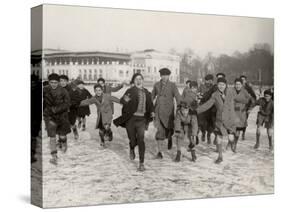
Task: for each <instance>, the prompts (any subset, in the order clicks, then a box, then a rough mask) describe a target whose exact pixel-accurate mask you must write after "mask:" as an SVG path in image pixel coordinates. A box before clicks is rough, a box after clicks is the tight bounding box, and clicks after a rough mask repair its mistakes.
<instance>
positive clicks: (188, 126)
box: [175, 101, 198, 162]
mask: <svg viewBox="0 0 281 212" xmlns="http://www.w3.org/2000/svg"><path fill="white" fill-rule="evenodd" d="M195 104H196V102H195ZM197 133H198V123H197V117H196V116H195V115H191V113H190V107H189V106H188V104H187V103H186V102H184V101H182V102H181V103H180V105H179V107H178V109H177V113H176V118H175V137H176V146H177V156H176V158H175V162H179V161H180V157H181V141H182V140H183V139H184V137H185V136H187V137H188V138H189V141H190V143H189V146H188V147H189V150H190V152H191V157H192V159H191V160H192V161H193V162H195V161H196V154H195V149H194V148H195V143H196V136H197Z"/></svg>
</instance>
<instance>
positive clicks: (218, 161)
mask: <svg viewBox="0 0 281 212" xmlns="http://www.w3.org/2000/svg"><path fill="white" fill-rule="evenodd" d="M217 146H218V152H219V156H218V158H217V160H216V161H215V163H216V164H220V163H221V162H222V161H223V159H222V144H217Z"/></svg>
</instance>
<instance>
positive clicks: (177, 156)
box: [174, 150, 181, 162]
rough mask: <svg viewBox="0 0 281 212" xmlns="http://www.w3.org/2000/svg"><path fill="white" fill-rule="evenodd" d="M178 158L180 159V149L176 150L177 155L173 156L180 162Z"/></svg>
mask: <svg viewBox="0 0 281 212" xmlns="http://www.w3.org/2000/svg"><path fill="white" fill-rule="evenodd" d="M180 160H181V151H180V150H178V151H177V155H176V158H175V160H174V161H175V162H180Z"/></svg>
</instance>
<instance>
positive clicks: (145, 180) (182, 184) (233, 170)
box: [32, 87, 274, 207]
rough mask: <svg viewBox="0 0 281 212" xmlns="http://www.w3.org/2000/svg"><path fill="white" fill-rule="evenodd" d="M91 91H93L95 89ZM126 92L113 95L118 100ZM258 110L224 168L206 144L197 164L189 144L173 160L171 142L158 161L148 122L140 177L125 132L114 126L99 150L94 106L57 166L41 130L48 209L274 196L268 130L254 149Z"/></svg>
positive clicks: (117, 109) (228, 153) (227, 154)
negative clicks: (51, 158) (144, 168)
mask: <svg viewBox="0 0 281 212" xmlns="http://www.w3.org/2000/svg"><path fill="white" fill-rule="evenodd" d="M89 90H90V92H91V93H93V89H92V87H90V89H89ZM124 91H125V89H122V90H121V91H120V92H118V93H113V95H115V96H117V97H120V96H121V95H122V94H123V93H124ZM257 110H258V108H257V107H256V108H255V110H254V111H252V113H251V114H250V116H249V127H248V128H247V133H246V140H245V141H241V140H240V141H239V143H238V147H237V153H236V154H234V153H232V152H231V151H226V150H224V161H223V163H222V164H220V165H216V164H214V160H215V159H216V157H217V153H215V146H214V145H207V144H206V143H203V142H200V144H199V145H198V146H197V147H196V148H197V150H196V151H197V157H198V159H197V161H196V163H193V162H191V161H190V159H191V156H190V153H189V152H187V151H186V150H185V148H186V147H187V141H186V142H185V146H184V148H183V150H182V151H183V158H182V160H181V162H179V163H175V162H173V159H174V157H175V155H176V149H175V147H173V149H172V150H167V141H165V142H164V143H163V145H164V159H163V160H156V159H154V157H155V154H156V143H155V140H154V135H155V132H156V129H155V128H154V126H153V124H150V126H149V130H148V131H147V132H146V136H145V142H146V155H145V167H146V171H145V172H143V173H140V172H137V171H136V168H137V165H138V155H137V157H136V159H137V160H135V161H130V160H129V148H128V142H129V141H128V139H127V135H126V131H125V129H123V128H118V129H117V128H116V127H115V126H112V129H113V132H114V139H113V141H112V142H110V143H109V142H107V148H105V149H103V148H101V147H100V145H99V135H98V130H96V129H95V121H96V107H95V106H94V105H92V106H91V115H90V116H89V117H88V118H87V130H86V131H85V132H80V138H79V141H74V139H73V134H69V135H68V151H67V152H66V153H65V154H63V153H61V152H59V155H58V156H59V162H58V163H59V164H58V165H57V166H54V165H52V164H50V163H49V159H50V157H51V156H50V152H49V146H48V145H49V141H48V138H47V135H46V132H45V131H44V130H43V133H42V137H43V140H42V145H43V146H42V147H43V188H44V190H43V199H44V200H43V201H44V207H64V206H78V205H95V204H112V203H132V202H144V201H162V200H177V199H191V198H210V197H224V196H237V195H254V194H271V193H273V192H274V153H273V152H270V151H269V150H268V140H267V136H266V131H265V129H264V128H263V129H262V136H261V147H260V149H259V150H257V151H256V150H254V149H253V146H254V144H255V130H256V125H255V121H256V113H257ZM120 111H121V106H120V105H116V104H115V114H114V117H117V116H119V115H120ZM40 143H41V142H40ZM224 146H226V144H224ZM136 153H137V151H136ZM38 164H39V163H38V162H37V163H35V164H34V165H32V172H33V174H34V179H33V180H35V181H36V180H39V178H38V173H39V172H38V170H37V167H38Z"/></svg>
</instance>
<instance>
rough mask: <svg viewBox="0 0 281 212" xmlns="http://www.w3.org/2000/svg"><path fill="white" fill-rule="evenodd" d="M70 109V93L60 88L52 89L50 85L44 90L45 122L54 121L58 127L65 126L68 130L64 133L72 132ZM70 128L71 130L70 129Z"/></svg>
mask: <svg viewBox="0 0 281 212" xmlns="http://www.w3.org/2000/svg"><path fill="white" fill-rule="evenodd" d="M69 107H70V98H69V95H68V92H67V91H66V90H65V89H64V88H62V87H61V86H58V87H57V88H56V89H52V88H51V87H50V86H49V85H47V86H45V87H44V88H43V116H44V120H45V121H47V122H49V121H53V122H55V123H56V124H58V125H64V126H68V127H64V129H67V130H66V131H65V132H64V133H66V134H67V133H69V132H70V124H69V120H68V111H69ZM68 128H69V129H68Z"/></svg>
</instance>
